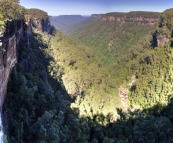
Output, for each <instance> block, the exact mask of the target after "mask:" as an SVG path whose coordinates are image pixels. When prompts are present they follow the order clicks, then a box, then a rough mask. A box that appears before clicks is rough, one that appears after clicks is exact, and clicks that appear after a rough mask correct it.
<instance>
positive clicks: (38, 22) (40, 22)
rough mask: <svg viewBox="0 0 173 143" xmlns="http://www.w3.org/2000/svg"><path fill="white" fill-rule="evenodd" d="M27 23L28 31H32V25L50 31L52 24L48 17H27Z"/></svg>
mask: <svg viewBox="0 0 173 143" xmlns="http://www.w3.org/2000/svg"><path fill="white" fill-rule="evenodd" d="M25 23H26V25H27V33H28V34H31V33H32V28H31V27H32V26H33V27H35V28H37V29H38V30H40V31H42V32H47V33H50V29H51V25H50V21H49V19H48V18H46V19H43V18H42V19H39V18H25Z"/></svg>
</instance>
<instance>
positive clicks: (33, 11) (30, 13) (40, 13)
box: [25, 8, 49, 19]
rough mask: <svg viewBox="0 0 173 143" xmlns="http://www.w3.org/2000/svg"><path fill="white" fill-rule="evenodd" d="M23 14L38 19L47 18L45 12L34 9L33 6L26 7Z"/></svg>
mask: <svg viewBox="0 0 173 143" xmlns="http://www.w3.org/2000/svg"><path fill="white" fill-rule="evenodd" d="M25 16H26V17H31V18H38V19H47V18H49V16H48V14H47V12H45V11H43V10H40V9H35V8H31V9H26V12H25Z"/></svg>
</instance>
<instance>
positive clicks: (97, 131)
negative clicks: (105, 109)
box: [3, 34, 173, 143]
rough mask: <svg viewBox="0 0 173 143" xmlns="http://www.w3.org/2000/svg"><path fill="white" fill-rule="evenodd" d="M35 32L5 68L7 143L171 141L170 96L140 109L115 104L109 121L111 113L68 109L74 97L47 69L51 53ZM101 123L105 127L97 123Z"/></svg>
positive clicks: (4, 119) (171, 110) (167, 142)
mask: <svg viewBox="0 0 173 143" xmlns="http://www.w3.org/2000/svg"><path fill="white" fill-rule="evenodd" d="M35 37H40V39H41V35H39V34H37V35H32V36H31V37H30V47H27V43H26V42H21V44H20V46H19V64H17V65H16V66H15V67H14V69H13V71H12V73H11V77H10V81H9V84H8V93H7V97H6V99H5V102H4V105H3V124H4V131H5V135H6V136H7V139H8V141H9V142H10V143H11V142H12V143H20V142H21V143H22V142H26V143H31V142H32V143H58V142H59V143H71V142H73V143H85V142H92V143H97V142H99V143H124V142H125V143H127V142H133V143H151V142H157V143H162V142H166V143H171V142H173V136H172V133H173V99H171V100H170V101H169V104H168V106H163V105H161V104H160V103H158V104H156V105H155V106H153V107H152V108H149V109H146V110H143V111H136V112H129V113H124V112H123V111H122V110H121V109H117V111H118V114H119V116H120V118H119V119H118V120H117V121H116V122H111V118H112V115H111V114H109V115H107V116H106V117H105V116H104V115H102V114H97V115H94V116H93V117H92V118H90V117H80V118H79V117H78V115H79V111H78V109H75V110H72V109H71V108H70V103H72V102H73V101H74V99H72V98H71V96H70V95H68V94H67V93H66V91H65V90H64V89H62V87H61V84H62V83H59V82H58V81H57V80H56V79H54V78H52V77H51V76H50V75H49V74H48V66H49V64H50V62H51V61H52V60H53V57H50V56H48V55H45V53H44V52H43V50H41V49H44V48H47V45H45V44H43V43H42V41H38V39H35ZM39 47H42V48H41V49H40V48H39ZM24 67H27V68H24ZM57 70H58V69H57ZM105 122H106V123H107V125H106V126H103V125H101V124H99V123H103V124H104V123H105Z"/></svg>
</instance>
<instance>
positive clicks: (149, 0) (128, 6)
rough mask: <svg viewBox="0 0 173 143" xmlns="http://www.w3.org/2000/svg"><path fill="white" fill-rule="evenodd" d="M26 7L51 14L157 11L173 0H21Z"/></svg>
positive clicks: (168, 6) (172, 2)
mask: <svg viewBox="0 0 173 143" xmlns="http://www.w3.org/2000/svg"><path fill="white" fill-rule="evenodd" d="M20 4H21V5H22V6H24V7H25V8H38V9H42V10H44V11H46V12H48V14H49V15H52V16H55V15H73V14H80V15H91V14H100V13H108V12H129V11H156V12H163V11H164V10H166V9H168V8H173V0H20Z"/></svg>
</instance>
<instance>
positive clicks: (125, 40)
mask: <svg viewBox="0 0 173 143" xmlns="http://www.w3.org/2000/svg"><path fill="white" fill-rule="evenodd" d="M37 12H38V11H37ZM38 14H39V12H38ZM42 14H43V13H42ZM42 14H40V15H42ZM131 14H132V15H140V14H138V13H135V12H132V13H131ZM142 14H143V15H145V13H142ZM41 17H42V16H41ZM151 17H155V13H153V15H152V16H151ZM172 17H173V15H172V10H167V11H165V12H164V13H163V14H162V15H161V19H160V21H159V24H158V25H156V26H158V27H156V28H157V30H158V29H159V30H161V29H164V30H165V29H166V30H167V31H171V30H172V29H173V28H172V27H173V26H172V24H170V21H169V19H170V18H172ZM163 18H164V19H166V22H164V21H162V19H163ZM165 27H166V28H165ZM152 31H153V27H151V26H147V25H139V24H137V23H132V22H126V23H124V24H121V23H118V22H115V21H101V20H97V21H95V20H94V21H93V23H91V24H90V25H87V26H86V27H85V28H83V29H80V30H79V31H78V32H77V33H75V34H74V35H72V36H74V37H75V38H76V39H73V38H72V37H67V36H65V35H64V34H62V33H61V32H59V31H54V33H53V35H49V34H47V33H42V32H40V31H37V29H34V30H33V34H32V35H31V36H30V37H29V39H30V46H29V47H27V44H26V43H27V42H26V43H24V42H21V43H20V47H19V63H18V64H17V65H16V66H15V68H14V69H13V71H12V74H11V77H10V82H9V85H8V93H7V98H6V100H5V103H4V106H3V118H4V119H3V122H4V124H5V134H6V135H7V138H8V141H9V142H21V143H22V142H28V143H33V142H34V143H37V142H42V143H47V142H51V143H66V142H73V143H85V142H86V143H87V142H92V143H94V142H95V143H124V142H125V143H127V142H134V143H138V142H139V143H150V142H154V143H155V142H159V143H164V142H170V143H171V142H173V137H172V131H173V110H172V106H173V102H172V101H173V100H172V97H173V90H172V89H173V84H172V83H173V82H172V81H173V76H172V75H173V67H172V65H173V61H172V59H173V46H172V43H171V40H170V41H169V42H167V43H166V44H165V46H164V47H153V46H152V44H153V37H152V35H151V34H152ZM171 32H172V31H171ZM168 34H170V33H168ZM170 38H171V37H170ZM78 40H79V41H80V42H81V43H80V42H79V41H78ZM84 45H85V46H84ZM38 57H39V59H38ZM12 117H13V118H12Z"/></svg>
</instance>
